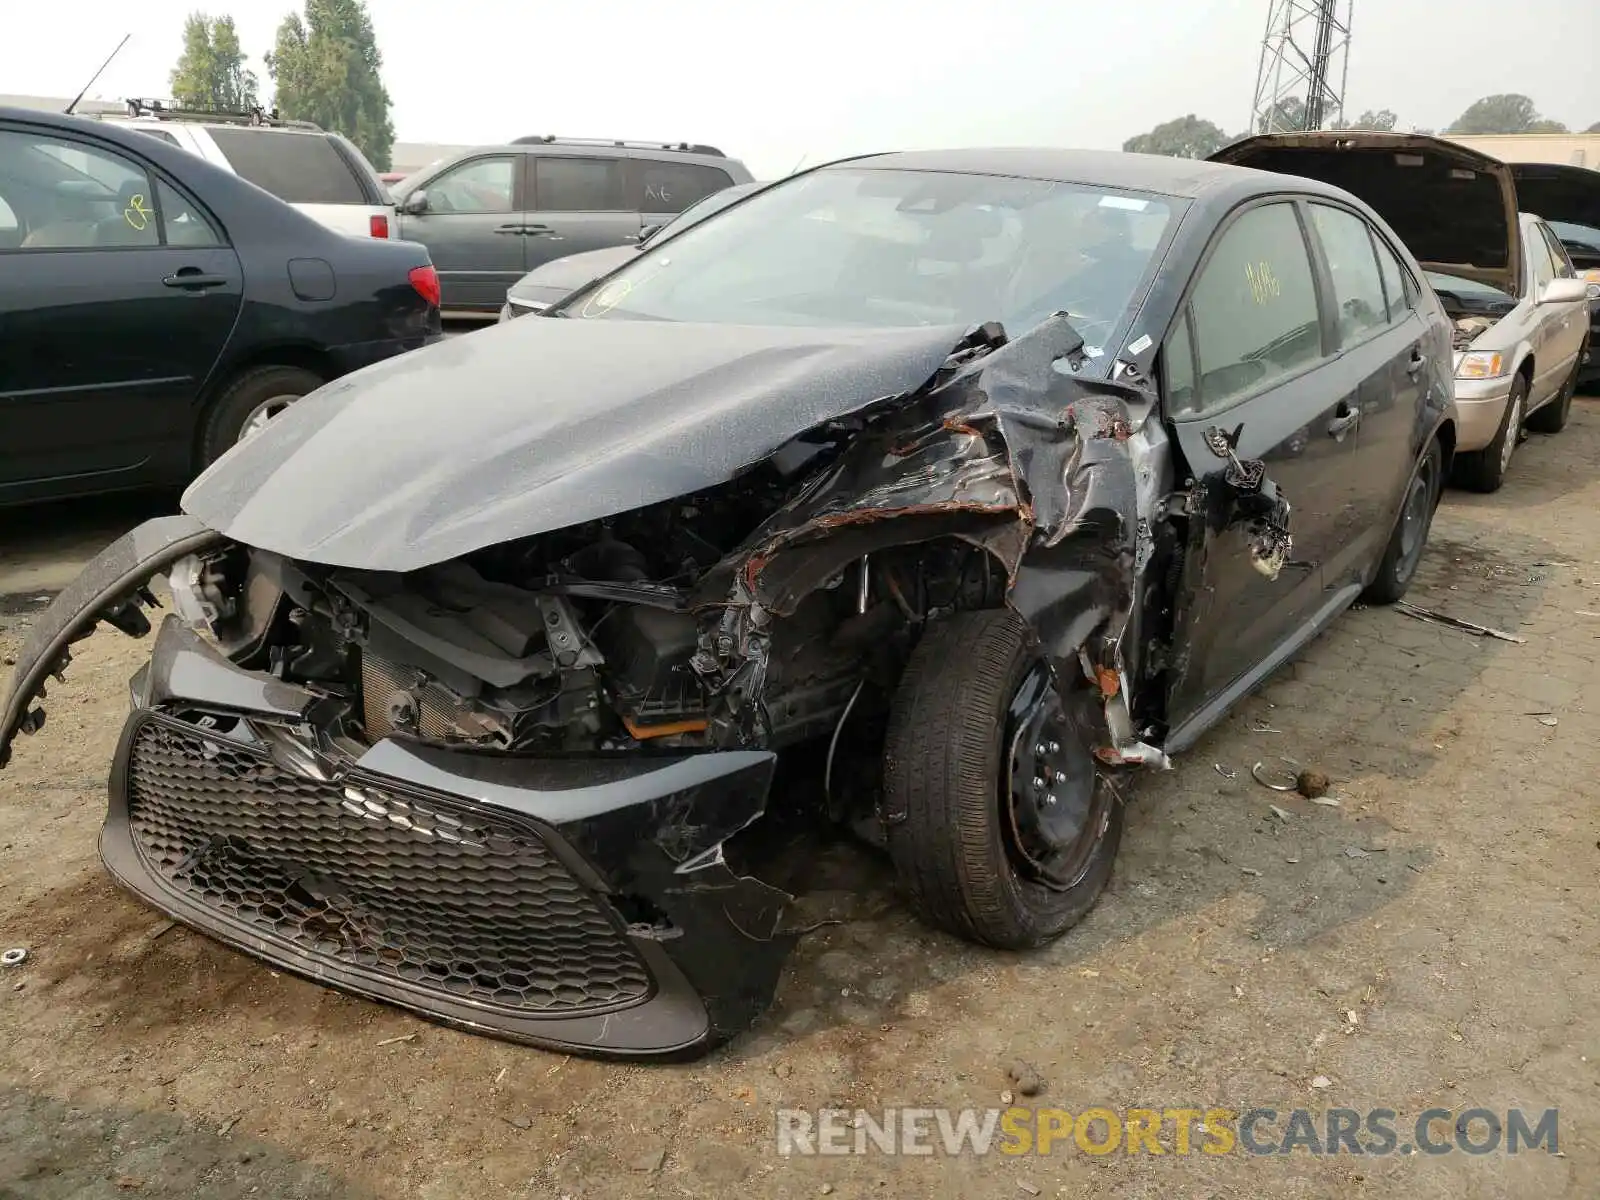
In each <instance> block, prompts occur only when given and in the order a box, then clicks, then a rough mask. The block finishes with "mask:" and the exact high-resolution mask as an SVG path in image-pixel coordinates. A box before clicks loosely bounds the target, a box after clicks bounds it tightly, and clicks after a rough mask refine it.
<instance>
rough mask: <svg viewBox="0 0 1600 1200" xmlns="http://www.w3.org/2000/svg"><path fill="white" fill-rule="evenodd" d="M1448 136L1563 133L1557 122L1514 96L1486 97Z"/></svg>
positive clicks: (1457, 121)
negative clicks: (1548, 118)
mask: <svg viewBox="0 0 1600 1200" xmlns="http://www.w3.org/2000/svg"><path fill="white" fill-rule="evenodd" d="M1446 132H1447V133H1465V134H1474V133H1478V134H1483V133H1566V132H1567V127H1566V126H1565V125H1563V124H1562V123H1561V122H1560V121H1551V120H1547V119H1546V118H1544V117H1541V116H1540V115H1539V110H1538V108H1537V107H1535V105H1534V103H1533V101H1532V100H1530V99H1529V98H1528V97H1527V96H1524V95H1521V94H1520V93H1517V92H1506V93H1502V94H1500V95H1496V96H1485V97H1484V98H1483V99H1481V100H1478V101H1476V102H1475V103H1473V104H1472V105H1470V106H1469V107H1468V108H1467V111H1466V112H1464V113H1462V114H1461V115H1460V116H1459V117H1457V118H1456V119H1455V122H1454V124H1452V125H1451V126H1450V127H1449V129H1448V130H1446Z"/></svg>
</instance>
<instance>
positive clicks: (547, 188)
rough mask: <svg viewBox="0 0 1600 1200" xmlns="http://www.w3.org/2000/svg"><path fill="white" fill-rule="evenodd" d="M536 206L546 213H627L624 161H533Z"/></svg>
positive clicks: (574, 159) (562, 159) (540, 157)
mask: <svg viewBox="0 0 1600 1200" xmlns="http://www.w3.org/2000/svg"><path fill="white" fill-rule="evenodd" d="M533 180H534V183H533V196H534V204H535V205H536V206H537V207H538V208H539V209H540V210H541V211H543V212H625V211H627V207H628V206H627V203H626V201H625V199H624V195H623V191H624V189H623V186H622V161H621V160H620V159H615V158H554V157H547V156H545V155H539V156H537V157H536V158H535V159H534V160H533Z"/></svg>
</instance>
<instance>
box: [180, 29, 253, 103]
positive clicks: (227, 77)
mask: <svg viewBox="0 0 1600 1200" xmlns="http://www.w3.org/2000/svg"><path fill="white" fill-rule="evenodd" d="M171 79H172V98H173V99H174V100H176V101H177V102H178V103H179V104H180V105H182V106H183V107H184V108H196V109H201V110H203V111H205V112H243V111H245V110H247V109H251V108H254V107H255V106H256V105H257V104H258V103H259V101H258V100H257V97H256V90H257V86H258V84H257V80H256V76H255V72H253V71H248V70H246V69H245V65H244V51H243V50H242V49H240V47H239V31H238V30H237V29H235V28H234V25H233V18H232V17H217V18H216V19H215V20H213V19H212V18H210V17H208V16H206V14H205V13H201V12H197V13H190V14H189V17H188V19H187V20H186V21H184V23H183V53H182V54H180V55H179V56H178V65H177V66H176V67H174V68H173V69H172V76H171Z"/></svg>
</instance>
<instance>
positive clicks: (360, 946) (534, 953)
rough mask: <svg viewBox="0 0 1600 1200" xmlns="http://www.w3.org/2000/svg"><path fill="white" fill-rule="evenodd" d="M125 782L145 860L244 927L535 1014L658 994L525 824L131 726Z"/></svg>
mask: <svg viewBox="0 0 1600 1200" xmlns="http://www.w3.org/2000/svg"><path fill="white" fill-rule="evenodd" d="M127 778H128V785H127V792H128V794H127V804H128V820H129V826H130V829H131V832H132V835H133V843H134V845H135V847H136V849H137V850H138V853H139V855H140V857H141V858H142V859H143V860H144V862H145V865H146V866H147V867H148V868H149V869H150V870H151V871H152V872H153V873H154V874H155V875H156V876H157V877H158V878H159V879H160V880H161V881H163V883H164V884H165V885H166V886H167V887H169V888H171V889H172V890H174V891H175V892H177V893H179V894H180V895H182V896H184V897H185V898H187V899H188V900H190V901H197V902H199V903H200V904H203V905H204V906H206V907H207V908H208V909H211V910H214V911H216V912H217V913H218V914H220V915H223V916H225V917H227V918H228V919H229V921H228V923H229V924H231V925H233V926H235V927H237V926H240V925H242V926H244V927H246V928H248V929H249V930H250V931H251V932H252V933H254V934H257V935H264V936H265V937H266V938H268V939H271V940H275V941H276V942H277V943H279V944H280V945H281V944H284V943H288V944H291V945H293V947H294V948H295V949H296V950H298V951H300V952H302V953H305V954H309V955H311V956H313V957H315V958H320V959H324V960H328V961H330V962H332V963H335V964H337V965H339V966H342V967H345V968H347V969H351V970H354V971H357V972H360V973H363V974H367V975H370V976H373V977H382V978H384V979H387V980H389V981H390V982H391V983H396V984H399V985H400V986H404V987H407V988H409V989H411V990H414V991H420V992H425V993H434V994H444V995H447V996H448V997H449V998H451V999H452V1000H454V1001H457V1002H464V1003H467V1004H471V1005H477V1006H480V1007H486V1008H492V1009H498V1010H500V1011H503V1012H507V1013H512V1014H516V1015H522V1016H557V1015H561V1016H565V1015H569V1014H576V1013H582V1012H585V1011H593V1010H600V1009H612V1008H617V1007H622V1006H625V1005H628V1004H633V1003H637V1002H639V1001H642V1000H644V999H647V998H648V997H649V995H650V992H651V983H650V978H649V975H648V974H647V973H646V970H645V967H644V965H643V963H642V962H641V961H640V959H639V957H638V956H637V954H636V953H635V952H634V950H633V947H632V946H631V945H630V944H629V943H628V942H627V940H626V939H625V938H624V937H623V936H622V934H621V933H620V932H619V931H618V929H617V926H616V925H615V924H614V923H613V922H612V921H611V920H609V919H608V918H607V915H606V913H605V911H604V910H603V909H602V908H601V905H600V902H599V901H598V900H597V899H596V898H595V896H594V895H593V894H592V893H590V892H589V891H588V890H587V889H585V888H584V887H583V886H582V885H580V884H579V883H578V881H577V880H576V879H575V878H573V876H572V875H571V873H570V872H569V871H568V870H567V869H566V868H565V867H564V866H563V865H562V864H561V863H560V862H559V861H558V860H557V859H556V857H555V856H554V855H553V854H552V853H551V851H550V849H549V847H548V846H547V845H546V844H545V842H544V841H543V839H541V838H540V837H539V836H538V835H537V833H535V832H534V831H532V830H531V829H528V828H526V827H524V826H522V825H521V824H518V823H515V822H512V821H506V820H501V819H498V818H496V817H494V816H492V815H491V816H486V815H484V814H483V813H481V812H479V811H476V810H473V809H469V808H467V807H465V806H461V805H457V804H455V803H453V802H451V801H449V800H446V799H444V798H442V797H433V798H427V799H423V798H420V797H417V796H412V795H408V794H402V793H399V792H397V791H394V790H388V789H379V788H375V787H371V786H367V785H365V784H351V783H327V782H322V781H319V780H315V779H309V778H305V777H303V776H300V775H297V774H294V773H291V772H289V771H287V770H285V769H284V768H282V767H280V766H278V765H277V764H276V763H274V762H273V761H271V759H269V758H268V757H266V756H264V755H260V754H257V753H255V752H253V751H252V750H249V749H246V748H242V747H239V746H236V745H233V744H231V743H228V742H225V741H221V740H208V739H207V738H206V737H205V735H204V734H203V733H202V732H200V731H198V730H190V729H188V728H186V727H182V726H178V725H175V724H173V723H170V722H166V721H163V720H149V721H147V722H146V723H145V724H143V725H142V726H141V727H140V728H139V729H138V731H137V732H136V733H135V734H134V739H133V742H132V745H131V748H130V751H129V761H128V776H127ZM267 955H268V957H272V954H271V953H270V951H269V952H267Z"/></svg>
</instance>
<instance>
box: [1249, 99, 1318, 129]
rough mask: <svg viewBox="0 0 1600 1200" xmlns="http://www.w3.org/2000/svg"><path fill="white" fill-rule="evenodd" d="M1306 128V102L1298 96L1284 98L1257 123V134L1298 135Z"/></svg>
mask: <svg viewBox="0 0 1600 1200" xmlns="http://www.w3.org/2000/svg"><path fill="white" fill-rule="evenodd" d="M1305 127H1306V102H1305V101H1304V100H1302V99H1300V97H1299V96H1285V97H1284V98H1283V99H1282V100H1279V101H1278V103H1277V104H1275V105H1274V106H1273V109H1272V111H1271V112H1270V113H1268V114H1266V115H1265V116H1263V117H1262V118H1261V120H1260V121H1259V122H1257V127H1256V132H1257V133H1298V132H1300V131H1301V130H1302V129H1304V128H1305Z"/></svg>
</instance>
